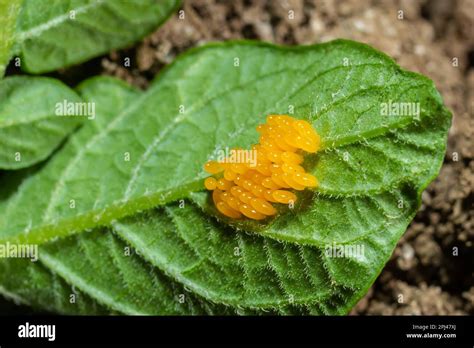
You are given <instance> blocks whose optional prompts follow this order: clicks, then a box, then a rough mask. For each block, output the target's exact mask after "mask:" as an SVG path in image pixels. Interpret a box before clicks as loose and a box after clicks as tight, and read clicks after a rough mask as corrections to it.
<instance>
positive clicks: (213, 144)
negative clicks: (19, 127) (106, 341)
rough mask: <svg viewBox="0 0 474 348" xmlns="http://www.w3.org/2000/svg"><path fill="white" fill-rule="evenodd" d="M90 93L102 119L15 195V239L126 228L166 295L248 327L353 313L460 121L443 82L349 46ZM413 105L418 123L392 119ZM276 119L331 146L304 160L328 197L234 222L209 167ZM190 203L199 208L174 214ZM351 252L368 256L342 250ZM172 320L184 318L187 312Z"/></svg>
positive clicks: (251, 58) (60, 260) (218, 58)
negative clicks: (212, 195) (225, 313)
mask: <svg viewBox="0 0 474 348" xmlns="http://www.w3.org/2000/svg"><path fill="white" fill-rule="evenodd" d="M79 92H80V94H81V96H82V98H83V99H84V100H86V101H89V102H94V103H95V104H96V106H97V108H96V109H97V117H96V119H95V120H94V121H93V122H87V123H86V124H85V125H84V126H83V127H82V128H81V130H80V131H78V132H77V133H76V134H74V135H73V136H72V137H71V141H70V142H69V143H68V144H66V145H65V146H64V147H63V148H62V149H61V150H60V151H59V152H58V153H57V154H56V155H55V156H54V157H53V158H52V159H51V160H50V161H49V162H48V163H47V164H46V165H45V166H44V167H43V168H40V169H39V170H38V172H37V173H35V174H33V175H31V176H30V177H28V178H27V179H25V180H24V181H23V182H22V183H21V184H20V185H19V186H18V189H17V190H16V191H15V192H13V193H10V194H3V197H4V199H2V200H0V211H1V212H2V219H1V220H0V241H9V242H29V243H45V242H49V243H52V245H54V244H55V243H59V242H50V241H51V240H52V239H56V238H58V237H64V236H68V235H72V234H76V236H70V237H68V238H67V239H66V240H70V239H71V240H72V239H74V238H77V239H84V238H86V237H87V236H86V235H87V233H81V232H82V231H85V230H89V229H96V228H98V227H100V226H104V225H112V227H113V230H114V232H113V233H114V234H113V235H112V232H109V234H110V236H108V237H107V238H108V239H109V240H112V241H114V243H118V245H122V244H120V243H119V242H116V241H115V238H116V237H117V236H118V237H119V238H120V239H121V240H122V242H124V243H125V245H130V246H133V248H134V249H135V250H137V252H138V255H139V257H140V258H141V259H143V260H141V261H144V262H145V263H146V264H147V265H149V264H151V265H153V266H154V268H153V269H154V270H155V271H156V272H159V273H157V274H159V275H160V276H159V277H160V278H159V279H162V282H164V283H166V282H170V284H177V285H178V286H184V287H186V289H187V290H188V291H190V292H191V293H192V294H193V296H196V298H197V300H196V301H197V302H199V301H208V303H212V304H213V305H212V306H214V304H215V305H225V306H226V307H225V308H238V309H239V310H240V312H239V313H241V314H245V313H248V312H247V311H257V312H262V311H263V312H267V311H268V312H271V313H283V314H293V313H298V314H343V313H346V312H347V311H348V310H349V309H350V308H351V307H352V306H353V305H354V304H355V303H356V301H357V300H358V299H359V298H360V297H361V296H362V295H363V294H364V293H365V292H366V291H367V289H368V287H370V285H371V284H372V283H373V281H374V280H375V278H376V277H377V275H378V274H379V273H380V271H381V269H382V268H383V266H384V264H385V263H386V261H387V260H388V259H389V257H390V254H391V252H392V251H393V248H394V247H395V245H396V243H397V241H398V239H399V238H400V236H401V235H402V234H403V232H404V231H405V230H406V227H407V225H408V224H409V222H410V221H411V219H412V218H413V217H414V215H415V213H416V211H417V209H418V207H419V204H420V195H421V192H422V190H423V189H424V188H425V187H426V185H428V183H429V182H430V181H431V180H432V179H433V178H434V177H435V176H436V175H437V173H438V171H439V168H440V166H441V163H442V159H443V156H444V151H445V142H446V136H447V130H448V128H449V126H450V119H451V116H450V113H449V112H448V111H447V109H446V108H445V107H444V106H443V103H442V100H441V97H440V96H439V93H438V92H437V91H436V89H435V87H434V86H433V83H432V82H431V81H430V80H428V79H427V78H425V77H423V76H421V75H418V74H414V73H410V72H406V71H403V70H401V69H400V68H399V67H398V66H397V65H396V64H395V63H394V62H393V61H392V60H391V59H390V58H388V57H387V56H385V55H383V54H381V53H379V52H377V51H375V50H374V49H372V48H370V47H368V46H366V45H362V44H359V43H355V42H350V41H344V40H337V41H333V42H330V43H326V44H321V45H315V46H308V47H295V48H282V47H276V46H272V45H268V44H261V43H248V42H229V43H223V44H214V45H208V46H206V47H201V48H198V49H194V50H191V51H190V52H188V53H187V54H185V55H183V56H182V57H180V58H178V59H177V60H176V61H175V62H174V63H173V64H172V65H171V66H170V67H168V68H167V69H166V70H165V71H164V72H163V73H162V74H161V75H160V76H158V77H157V79H156V80H155V81H154V83H153V84H152V86H151V87H150V89H149V90H148V91H146V92H139V91H136V90H134V89H132V88H130V87H127V86H125V85H124V84H123V83H120V82H117V81H116V80H113V79H110V78H96V79H93V80H92V81H88V82H86V83H85V84H83V85H82V86H81V87H80V88H79ZM412 104H414V105H418V106H419V109H417V110H418V111H417V112H414V110H416V108H415V109H413V110H411V112H405V113H403V112H400V110H398V112H396V110H395V109H390V111H389V112H388V113H385V112H383V111H382V110H383V108H384V107H386V105H412ZM277 113H286V114H288V113H292V114H293V116H294V117H297V118H302V119H306V120H308V121H310V122H311V123H312V124H313V126H314V128H315V129H316V130H317V131H318V133H319V134H320V135H321V139H322V149H321V151H320V152H318V153H317V154H315V155H308V156H306V158H305V162H304V166H305V168H306V169H307V170H308V171H310V172H312V173H314V174H315V175H316V176H317V177H318V179H319V181H320V183H321V184H320V186H319V187H317V188H316V189H315V190H313V191H310V190H307V191H304V192H302V193H301V194H300V195H299V199H298V202H297V204H296V205H295V207H294V208H293V209H289V208H287V207H283V208H281V211H280V214H279V215H278V216H277V217H275V218H274V219H270V220H269V221H264V222H254V221H248V220H244V221H240V222H239V221H230V220H228V219H225V218H224V217H222V216H221V215H219V214H218V213H217V212H216V211H215V209H214V208H213V205H212V203H210V201H209V194H208V193H207V192H200V191H202V190H203V184H202V181H203V179H204V178H205V177H206V175H207V174H205V173H204V172H203V170H202V165H203V164H204V163H205V162H206V161H207V160H208V159H210V158H212V157H213V156H215V155H216V153H217V151H218V150H220V149H223V148H225V147H229V148H231V147H236V146H243V147H249V146H250V145H251V144H254V143H256V142H257V141H258V134H257V132H256V131H255V126H256V125H258V124H261V123H263V122H264V120H265V117H266V116H267V115H268V114H277ZM30 197H35V198H37V199H35V202H34V205H33V203H32V202H31V199H30ZM180 198H188V199H189V200H188V201H186V203H184V201H183V202H181V203H180V204H179V205H176V204H171V202H173V201H176V200H178V199H180ZM182 203H183V204H184V206H183V207H181V205H182ZM159 205H162V206H163V207H162V208H159V209H156V210H154V211H150V212H146V213H141V212H142V211H143V210H146V209H150V208H153V207H156V206H159ZM33 206H34V209H32V208H33ZM27 211H28V215H27V216H28V221H25V219H24V218H22V217H24V216H26V215H25V214H26V212H27ZM92 233H96V234H97V233H99V232H97V230H95V231H94V232H92ZM96 238H97V240H98V242H97V243H99V239H100V238H99V237H96ZM108 243H110V241H109V242H108ZM91 245H93V243H92V244H91ZM341 246H342V247H353V248H361V249H362V250H363V252H362V253H361V254H360V255H357V256H356V257H337V255H336V256H334V255H333V254H331V253H329V252H328V250H331V247H332V248H336V247H341ZM55 254H56V256H55V257H51V256H50V254H49V252H48V251H47V250H46V254H45V255H43V257H40V260H41V261H42V262H43V264H44V265H46V266H47V267H48V268H50V269H51V270H53V271H54V272H56V273H58V274H60V275H61V276H62V277H63V278H64V279H65V280H66V281H67V282H68V283H71V284H74V285H75V286H77V287H78V289H80V290H81V291H83V292H85V293H87V294H88V295H89V296H91V297H92V298H94V299H95V300H96V301H98V302H99V303H105V304H106V305H107V306H108V307H111V308H112V309H113V310H116V311H119V312H124V313H134V312H138V313H145V312H146V313H149V312H150V311H147V310H146V308H140V304H138V302H137V300H136V299H134V298H133V294H131V293H128V294H127V293H126V292H123V293H121V294H122V296H124V301H123V303H121V304H123V307H121V306H120V303H119V304H118V305H117V306H115V307H113V302H114V301H113V300H111V299H115V298H116V297H117V296H120V295H118V293H117V292H116V291H119V289H118V288H117V289H116V288H115V284H116V283H122V282H123V281H122V280H118V279H115V278H114V277H113V276H110V275H108V276H106V275H104V279H108V280H107V281H106V280H104V279H98V280H95V279H94V277H93V275H92V274H88V273H87V271H85V270H87V269H89V268H92V266H90V267H89V266H80V265H81V263H80V262H79V261H80V260H79V259H80V257H79V256H78V257H72V258H73V259H74V260H76V261H74V262H69V261H68V256H69V254H72V253H55ZM97 258H98V257H97ZM93 259H94V257H93V256H91V257H90V260H91V261H90V262H92V263H93V265H94V267H100V262H99V260H98V259H95V260H93ZM52 260H54V261H52ZM77 263H79V265H77ZM137 264H138V263H137ZM65 265H67V266H65ZM76 265H77V266H76ZM136 267H138V266H136ZM97 272H99V271H97ZM100 272H101V273H100V274H102V273H103V271H100ZM108 277H109V278H108ZM137 277H139V276H138V275H137ZM132 279H133V276H132ZM131 281H133V280H131ZM91 282H96V284H94V286H92V287H89V286H88V284H90V283H91ZM104 284H114V287H112V288H111V289H110V291H108V290H106V289H105V285H104ZM97 287H99V288H100V289H101V291H106V294H105V296H98V295H97V292H96V288H97ZM104 289H105V290H104ZM163 292H164V293H166V290H163ZM145 303H146V302H145ZM137 306H138V307H137ZM157 308H161V309H162V311H163V313H171V312H173V311H176V313H177V314H179V313H182V312H180V311H179V309H176V308H177V307H176V303H172V304H169V303H168V304H166V306H165V305H162V307H157ZM178 308H179V307H178ZM213 308H214V313H216V312H219V311H220V309H215V308H216V307H213ZM161 309H160V310H158V311H161Z"/></svg>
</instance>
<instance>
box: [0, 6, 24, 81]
mask: <svg viewBox="0 0 474 348" xmlns="http://www.w3.org/2000/svg"><path fill="white" fill-rule="evenodd" d="M21 2H22V1H21V0H0V14H1V15H0V78H2V77H3V74H4V73H5V69H6V68H7V64H8V61H9V60H10V58H11V55H12V46H13V43H14V40H13V37H14V32H15V25H16V19H17V16H18V13H19V12H20V7H21Z"/></svg>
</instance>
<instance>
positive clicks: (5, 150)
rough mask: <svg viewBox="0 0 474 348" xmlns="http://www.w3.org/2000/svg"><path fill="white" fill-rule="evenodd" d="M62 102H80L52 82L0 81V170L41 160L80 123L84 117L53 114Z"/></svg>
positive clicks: (35, 79)
mask: <svg viewBox="0 0 474 348" xmlns="http://www.w3.org/2000/svg"><path fill="white" fill-rule="evenodd" d="M65 101H66V103H81V102H82V100H81V98H79V96H78V95H77V94H76V93H75V92H74V91H73V90H71V89H70V88H68V87H67V86H65V85H64V84H62V83H61V82H59V81H57V80H54V79H50V78H43V77H26V76H14V77H8V78H6V79H4V80H1V81H0V169H18V168H24V167H28V166H31V165H32V164H34V163H37V162H39V161H41V160H43V159H45V158H46V157H48V156H49V155H50V154H51V152H53V150H54V149H55V148H57V147H58V145H59V144H60V143H61V142H62V141H63V140H64V138H65V137H66V136H67V135H68V134H69V133H71V131H73V130H74V129H75V128H76V127H77V126H78V125H79V124H80V123H81V121H82V119H83V118H84V117H82V118H81V117H78V116H67V117H64V115H61V114H59V115H58V114H57V108H56V107H57V105H58V104H60V105H64V102H65ZM76 105H77V104H76ZM58 110H59V109H58Z"/></svg>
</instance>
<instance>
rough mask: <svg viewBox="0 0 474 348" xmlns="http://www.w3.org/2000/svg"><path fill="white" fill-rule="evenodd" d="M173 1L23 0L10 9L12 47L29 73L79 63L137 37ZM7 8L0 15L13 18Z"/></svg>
mask: <svg viewBox="0 0 474 348" xmlns="http://www.w3.org/2000/svg"><path fill="white" fill-rule="evenodd" d="M179 5H180V1H179V0H127V1H123V0H75V1H63V0H54V1H43V0H24V1H23V5H22V7H21V10H20V11H19V13H18V11H15V13H17V21H16V30H15V34H14V41H15V44H14V47H15V50H14V52H13V53H15V54H18V55H20V56H21V59H22V68H23V69H24V70H25V71H27V72H30V73H35V74H38V73H44V72H48V71H53V70H56V69H59V68H63V67H66V66H70V65H74V64H77V63H81V62H84V61H86V60H88V59H90V58H93V57H97V56H99V55H101V54H105V53H107V52H109V51H110V50H112V49H117V48H123V47H126V46H128V45H130V44H132V43H133V42H135V41H137V40H139V39H141V38H142V37H144V36H145V35H147V34H148V33H150V32H151V31H153V30H154V29H155V28H156V27H158V26H159V25H161V24H162V23H163V22H164V21H165V20H166V19H167V18H168V16H169V15H170V14H171V13H172V12H173V11H174V10H175V9H176V8H177V7H178V6H179ZM9 12H10V13H12V15H11V17H8V16H7V17H6V18H3V19H2V20H3V21H8V22H7V23H10V22H11V19H9V18H14V14H13V12H14V11H13V10H11V11H9ZM2 13H3V12H2ZM0 23H1V22H0ZM10 34H11V30H9V31H8V33H6V36H7V37H8V38H9V37H10ZM2 44H3V40H2ZM0 52H2V48H0ZM5 52H7V53H8V51H5ZM11 55H12V54H11V52H10V56H11ZM2 56H3V54H0V58H2ZM8 58H10V57H7V58H6V60H8ZM6 60H5V59H3V61H4V62H5V61H6ZM0 62H2V60H1V59H0Z"/></svg>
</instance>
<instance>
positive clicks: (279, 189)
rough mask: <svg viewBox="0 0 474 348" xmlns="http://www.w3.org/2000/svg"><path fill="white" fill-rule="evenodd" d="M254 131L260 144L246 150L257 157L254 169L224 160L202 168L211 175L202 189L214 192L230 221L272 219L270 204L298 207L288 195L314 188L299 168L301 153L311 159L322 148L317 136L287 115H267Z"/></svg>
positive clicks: (305, 124)
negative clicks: (311, 155) (242, 218)
mask: <svg viewBox="0 0 474 348" xmlns="http://www.w3.org/2000/svg"><path fill="white" fill-rule="evenodd" d="M257 131H258V132H259V133H260V139H259V141H260V143H259V144H257V145H253V146H252V150H247V151H253V153H254V155H255V156H254V157H255V159H256V160H255V161H253V162H252V163H251V162H250V161H246V162H240V163H235V161H230V160H228V158H226V160H223V161H209V162H207V163H206V164H205V165H204V169H205V170H206V171H207V172H208V173H210V174H212V175H214V176H211V177H208V178H207V179H206V180H205V181H204V186H205V187H206V188H207V189H208V190H211V191H213V193H212V198H213V201H214V204H215V205H216V207H217V209H218V210H219V211H220V212H221V213H222V214H224V215H226V216H228V217H230V218H234V219H239V218H241V217H242V215H245V216H246V217H248V218H250V219H254V220H262V219H264V218H266V217H267V216H271V215H275V214H276V212H277V211H276V209H275V208H274V207H273V205H272V204H271V203H282V204H292V203H294V202H296V195H295V194H294V193H293V192H291V191H289V190H287V189H294V190H304V189H305V188H306V187H316V186H317V185H318V181H317V179H316V177H314V176H313V175H311V174H309V173H306V172H305V170H304V168H303V167H302V166H301V165H300V164H301V163H302V162H303V156H302V151H305V152H309V153H315V152H316V151H317V150H318V149H319V145H320V138H319V135H318V134H317V133H316V131H315V130H314V129H313V127H311V125H310V124H309V123H308V122H306V121H304V120H298V119H295V118H293V117H290V116H287V115H270V116H268V117H267V123H266V124H263V125H259V126H258V127H257ZM235 151H245V150H235ZM285 189H286V190H285Z"/></svg>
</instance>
